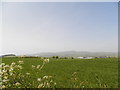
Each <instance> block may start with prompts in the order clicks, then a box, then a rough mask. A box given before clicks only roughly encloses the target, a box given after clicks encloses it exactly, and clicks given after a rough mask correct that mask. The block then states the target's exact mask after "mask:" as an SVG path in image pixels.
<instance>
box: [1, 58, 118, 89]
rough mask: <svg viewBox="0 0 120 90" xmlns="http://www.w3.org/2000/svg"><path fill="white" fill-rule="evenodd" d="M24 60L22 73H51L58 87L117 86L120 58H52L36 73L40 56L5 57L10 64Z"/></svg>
mask: <svg viewBox="0 0 120 90" xmlns="http://www.w3.org/2000/svg"><path fill="white" fill-rule="evenodd" d="M19 60H23V61H24V64H23V71H22V73H26V72H29V73H31V77H32V78H31V80H32V79H33V78H34V77H38V78H39V77H41V76H44V75H48V76H49V75H50V76H52V77H53V80H54V81H55V82H56V83H57V84H56V88H117V87H118V59H117V58H106V59H105V58H102V59H90V60H87V59H50V62H49V63H47V64H46V65H45V66H44V67H43V69H42V70H41V71H40V72H39V73H38V74H36V71H35V70H34V71H33V70H32V68H31V65H42V60H41V59H40V58H3V59H2V62H4V63H6V64H10V63H12V62H17V61H19Z"/></svg>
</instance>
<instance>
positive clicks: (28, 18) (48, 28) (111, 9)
mask: <svg viewBox="0 0 120 90" xmlns="http://www.w3.org/2000/svg"><path fill="white" fill-rule="evenodd" d="M2 5H3V8H2V10H3V12H2V15H3V17H2V26H3V27H2V28H3V31H2V54H7V53H15V54H31V53H37V52H58V51H70V50H76V51H92V52H96V51H97V52H99V51H100V52H101V51H104V52H115V51H117V49H118V7H117V2H109V3H107V2H85V3H83V2H79V3H78V2H76V3H75V2H74V3H73V2H71V3H70V2H69V3H68V2H67V3H65V2H64V3H62V2H61V3H53V2H49V3H43V2H39V3H37V2H31V3H28V2H26V3H25V2H23V3H22V2H21V3H13V2H11V3H3V4H2Z"/></svg>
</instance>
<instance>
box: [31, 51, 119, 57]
mask: <svg viewBox="0 0 120 90" xmlns="http://www.w3.org/2000/svg"><path fill="white" fill-rule="evenodd" d="M31 55H32V56H41V57H51V56H60V57H79V56H82V57H87V56H92V57H100V56H117V52H87V51H64V52H44V53H36V54H31Z"/></svg>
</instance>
